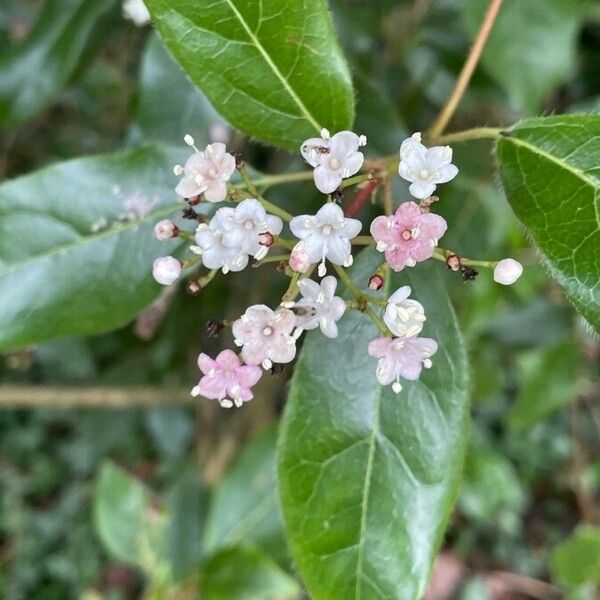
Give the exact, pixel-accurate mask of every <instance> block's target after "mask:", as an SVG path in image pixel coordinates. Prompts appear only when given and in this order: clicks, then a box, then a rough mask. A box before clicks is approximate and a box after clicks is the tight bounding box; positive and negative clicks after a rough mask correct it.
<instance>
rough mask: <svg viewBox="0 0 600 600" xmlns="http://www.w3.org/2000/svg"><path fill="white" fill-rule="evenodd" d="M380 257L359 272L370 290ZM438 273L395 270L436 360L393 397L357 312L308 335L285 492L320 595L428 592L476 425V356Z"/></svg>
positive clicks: (295, 545)
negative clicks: (471, 392) (472, 387)
mask: <svg viewBox="0 0 600 600" xmlns="http://www.w3.org/2000/svg"><path fill="white" fill-rule="evenodd" d="M380 261H381V258H380V255H378V254H377V253H375V252H374V251H373V250H367V251H365V253H363V254H362V255H361V256H360V258H359V259H358V260H357V264H356V265H355V267H354V268H353V278H354V281H355V282H357V284H358V285H360V286H363V287H365V286H366V282H367V279H368V276H369V274H371V273H373V272H374V270H375V269H376V267H377V266H378V264H380ZM436 269H439V265H434V264H422V265H419V266H418V267H416V268H415V269H414V270H412V269H411V270H410V271H409V272H404V273H402V274H401V275H400V276H394V277H392V278H391V279H392V281H391V283H390V285H391V289H395V288H397V287H399V286H400V285H402V284H406V283H408V284H409V285H411V286H412V289H413V296H414V297H415V298H418V299H419V301H420V302H422V303H423V305H424V306H425V310H426V312H427V322H426V326H425V329H424V333H423V335H424V336H428V337H433V338H435V339H436V340H437V341H438V343H439V346H440V347H439V350H438V353H437V354H436V355H435V357H434V365H433V368H432V369H430V370H428V371H426V372H425V373H424V374H423V376H422V377H421V380H420V381H416V382H406V384H405V382H403V385H404V384H405V385H404V389H403V391H402V392H401V393H400V395H398V396H397V395H396V394H394V393H393V392H392V390H391V389H390V388H389V387H385V388H382V387H381V386H380V385H379V384H378V383H377V381H376V379H375V367H376V361H375V360H374V359H372V358H371V357H369V356H368V354H367V344H368V342H369V341H370V340H371V339H373V338H375V337H378V335H380V334H378V331H377V329H376V328H375V327H374V325H373V324H372V322H371V321H370V320H369V318H368V317H367V316H365V315H364V314H361V313H358V312H356V311H353V312H352V313H350V314H347V315H345V316H344V318H343V320H342V321H340V327H339V330H340V335H339V338H337V339H335V340H327V339H325V338H324V337H323V336H322V335H320V334H319V333H311V334H309V335H308V336H307V338H306V340H305V343H304V348H303V350H302V354H301V356H300V359H299V361H298V364H297V367H296V370H295V373H294V378H293V380H292V385H291V389H290V394H289V398H288V403H287V406H286V410H285V414H284V418H283V421H282V423H281V433H280V440H279V459H278V460H279V490H280V497H281V502H282V508H283V514H284V519H285V522H286V525H287V528H288V534H289V542H290V547H291V551H292V556H293V557H294V559H295V561H296V564H297V566H298V569H299V571H300V574H301V575H302V577H303V580H304V582H305V584H306V586H307V588H308V590H309V592H310V593H311V595H312V596H313V597H314V598H315V599H316V600H322V599H327V600H337V599H338V598H339V599H340V600H342V599H343V600H349V599H351V598H354V599H361V600H367V599H369V600H376V599H377V600H394V599H402V600H408V599H411V600H412V599H414V600H416V599H417V598H420V597H421V594H422V593H423V591H424V587H425V584H426V582H427V577H428V574H429V571H430V568H431V564H432V561H433V559H434V556H435V553H436V551H437V549H438V547H439V545H440V542H441V538H442V535H443V532H444V528H445V525H446V522H447V520H448V516H449V514H450V511H451V509H452V506H453V504H454V501H455V499H456V493H457V486H458V482H459V478H460V472H461V467H462V461H463V457H464V452H465V445H466V439H467V430H468V393H467V387H468V386H467V379H468V377H467V360H466V356H465V350H464V346H463V342H462V339H461V336H460V333H459V331H458V327H457V323H456V319H455V316H454V311H453V309H452V306H451V305H450V303H449V300H448V296H447V294H446V290H445V288H444V286H443V284H442V283H441V278H440V277H439V273H438V272H437V270H436Z"/></svg>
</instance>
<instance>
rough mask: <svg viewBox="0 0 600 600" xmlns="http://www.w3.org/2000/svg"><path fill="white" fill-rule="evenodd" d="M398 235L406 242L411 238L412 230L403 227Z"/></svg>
mask: <svg viewBox="0 0 600 600" xmlns="http://www.w3.org/2000/svg"><path fill="white" fill-rule="evenodd" d="M400 237H401V238H402V239H403V240H404V241H405V242H408V240H412V231H411V230H410V229H405V230H404V231H403V232H402V233H401V234H400Z"/></svg>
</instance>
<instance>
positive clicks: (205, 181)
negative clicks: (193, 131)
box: [175, 136, 235, 202]
mask: <svg viewBox="0 0 600 600" xmlns="http://www.w3.org/2000/svg"><path fill="white" fill-rule="evenodd" d="M186 143H188V144H189V145H192V146H193V144H194V140H193V138H191V137H190V136H186ZM194 150H195V152H194V154H192V155H191V156H190V157H189V158H188V159H187V161H186V163H185V166H184V167H180V166H179V165H178V166H176V167H175V174H176V175H181V174H183V177H182V178H181V181H180V182H179V184H178V185H177V187H176V188H175V191H176V192H177V193H178V194H179V195H180V196H182V197H183V198H193V197H194V196H199V195H200V194H204V197H205V198H206V200H208V202H222V201H223V200H225V198H226V197H227V182H228V181H229V179H230V178H231V175H232V173H233V172H234V170H235V158H234V157H233V156H232V155H231V154H229V153H228V152H226V151H225V144H221V143H215V144H209V145H208V146H206V149H205V150H204V152H200V151H199V150H198V149H197V148H196V147H194Z"/></svg>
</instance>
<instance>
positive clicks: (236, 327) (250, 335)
mask: <svg viewBox="0 0 600 600" xmlns="http://www.w3.org/2000/svg"><path fill="white" fill-rule="evenodd" d="M295 325H296V317H295V316H294V313H293V312H292V311H291V310H288V309H287V308H280V309H278V310H276V311H272V310H271V309H270V308H269V307H268V306H265V305H264V304H256V305H254V306H250V307H248V308H247V309H246V312H245V313H244V314H243V315H242V316H241V317H240V318H239V319H238V320H237V321H235V322H234V323H233V326H232V331H233V335H234V337H235V343H236V344H237V345H238V346H241V347H242V358H243V359H244V361H245V362H246V364H248V365H259V364H261V363H262V365H263V367H264V368H265V369H269V368H270V367H271V366H272V363H289V362H290V361H292V360H293V359H294V356H296V338H295V337H294V336H292V335H291V333H292V330H293V329H294V327H295Z"/></svg>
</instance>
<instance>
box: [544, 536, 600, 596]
mask: <svg viewBox="0 0 600 600" xmlns="http://www.w3.org/2000/svg"><path fill="white" fill-rule="evenodd" d="M552 570H553V571H554V576H555V577H556V579H557V580H558V581H559V582H560V583H562V584H563V585H567V586H572V587H575V586H578V585H582V584H584V583H600V528H598V527H592V526H591V525H584V526H581V527H579V528H578V529H577V530H576V531H575V533H574V534H573V535H572V536H571V537H570V538H568V539H567V540H565V541H564V542H563V543H562V544H559V545H558V546H557V547H556V548H555V549H554V552H553V554H552Z"/></svg>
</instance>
